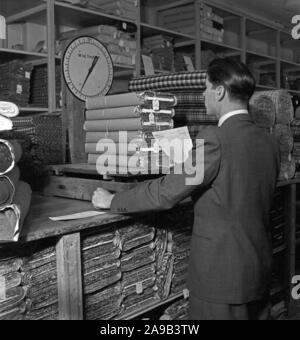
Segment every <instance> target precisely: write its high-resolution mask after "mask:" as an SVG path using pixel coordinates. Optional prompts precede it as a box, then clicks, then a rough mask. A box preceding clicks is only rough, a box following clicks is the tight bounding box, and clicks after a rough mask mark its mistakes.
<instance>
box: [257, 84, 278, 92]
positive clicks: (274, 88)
mask: <svg viewBox="0 0 300 340" xmlns="http://www.w3.org/2000/svg"><path fill="white" fill-rule="evenodd" d="M256 87H257V88H258V89H262V90H270V91H273V90H278V89H277V88H276V87H272V86H266V85H260V84H257V85H256Z"/></svg>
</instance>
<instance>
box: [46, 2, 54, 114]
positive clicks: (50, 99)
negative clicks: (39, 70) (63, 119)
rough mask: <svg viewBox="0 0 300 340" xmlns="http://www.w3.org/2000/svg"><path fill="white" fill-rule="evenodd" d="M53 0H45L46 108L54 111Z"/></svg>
mask: <svg viewBox="0 0 300 340" xmlns="http://www.w3.org/2000/svg"><path fill="white" fill-rule="evenodd" d="M55 44H56V40H55V18H54V0H48V1H47V48H48V108H49V112H55V111H56V79H55Z"/></svg>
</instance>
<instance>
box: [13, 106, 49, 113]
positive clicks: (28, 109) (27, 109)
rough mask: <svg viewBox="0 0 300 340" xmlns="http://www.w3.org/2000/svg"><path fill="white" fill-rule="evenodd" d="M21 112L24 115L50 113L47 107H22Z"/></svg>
mask: <svg viewBox="0 0 300 340" xmlns="http://www.w3.org/2000/svg"><path fill="white" fill-rule="evenodd" d="M19 110H20V112H21V113H22V112H23V113H27V112H28V113H30V112H49V109H48V108H46V107H20V108H19Z"/></svg>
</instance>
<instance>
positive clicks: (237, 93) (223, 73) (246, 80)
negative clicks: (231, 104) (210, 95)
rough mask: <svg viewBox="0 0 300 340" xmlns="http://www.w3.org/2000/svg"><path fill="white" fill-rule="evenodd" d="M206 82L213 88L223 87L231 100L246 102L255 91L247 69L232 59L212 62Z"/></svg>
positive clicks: (250, 74)
mask: <svg viewBox="0 0 300 340" xmlns="http://www.w3.org/2000/svg"><path fill="white" fill-rule="evenodd" d="M207 74H208V80H209V81H210V82H211V83H212V84H213V86H214V87H216V86H220V85H223V86H224V87H225V88H226V90H227V91H228V93H229V96H230V98H231V99H234V100H239V101H241V102H248V101H249V100H250V98H251V97H252V95H253V93H254V91H255V86H256V84H255V79H254V77H253V75H252V73H251V72H250V71H249V69H248V67H247V66H246V65H245V64H243V63H241V62H239V61H237V60H235V59H232V58H220V59H215V60H213V61H212V62H211V63H210V64H209V66H208V71H207Z"/></svg>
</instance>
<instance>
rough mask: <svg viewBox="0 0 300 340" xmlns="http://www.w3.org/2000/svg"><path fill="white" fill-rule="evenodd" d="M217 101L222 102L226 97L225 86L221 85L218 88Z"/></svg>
mask: <svg viewBox="0 0 300 340" xmlns="http://www.w3.org/2000/svg"><path fill="white" fill-rule="evenodd" d="M215 93H216V101H218V102H220V101H222V100H223V99H224V97H225V94H226V90H225V87H224V86H222V85H220V86H218V87H217V88H216V92H215Z"/></svg>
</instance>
